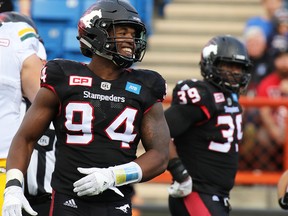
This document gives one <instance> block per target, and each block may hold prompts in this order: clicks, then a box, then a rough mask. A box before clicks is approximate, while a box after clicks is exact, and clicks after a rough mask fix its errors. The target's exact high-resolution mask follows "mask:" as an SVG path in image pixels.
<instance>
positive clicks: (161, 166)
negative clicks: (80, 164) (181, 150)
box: [135, 148, 169, 182]
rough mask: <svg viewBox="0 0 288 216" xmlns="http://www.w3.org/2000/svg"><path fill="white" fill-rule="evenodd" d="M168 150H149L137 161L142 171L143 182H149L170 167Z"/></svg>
mask: <svg viewBox="0 0 288 216" xmlns="http://www.w3.org/2000/svg"><path fill="white" fill-rule="evenodd" d="M168 159H169V157H168V148H167V149H163V150H162V151H157V150H154V149H152V150H149V151H147V152H146V153H145V154H143V155H141V156H140V157H139V158H137V159H136V160H135V162H136V163H137V164H138V165H139V166H140V167H141V169H142V173H143V175H142V180H141V182H145V181H149V180H151V179H152V178H154V177H156V176H158V175H160V174H161V173H163V172H164V171H165V170H166V168H167V165H168Z"/></svg>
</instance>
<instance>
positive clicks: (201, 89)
mask: <svg viewBox="0 0 288 216" xmlns="http://www.w3.org/2000/svg"><path fill="white" fill-rule="evenodd" d="M175 104H182V105H185V106H198V107H200V108H201V109H202V111H203V112H204V113H205V115H206V117H207V119H206V120H205V121H202V122H199V123H197V124H194V125H192V126H190V127H189V128H188V130H187V131H185V132H184V133H182V134H181V135H179V136H178V137H174V141H175V145H176V148H177V152H178V154H179V157H180V158H181V159H182V161H183V164H184V165H185V167H186V168H187V170H188V172H189V174H190V175H191V176H192V179H193V190H194V191H198V192H203V193H208V194H215V195H219V196H228V195H229V191H230V190H231V189H232V187H233V185H234V179H235V175H236V171H237V167H238V144H239V142H240V141H241V139H242V136H243V133H242V128H241V127H242V114H241V113H242V108H241V107H240V104H239V102H238V95H237V94H234V93H228V92H226V93H225V92H222V91H221V90H220V89H219V88H217V87H215V86H214V85H212V84H210V83H209V82H207V81H199V80H186V81H182V82H179V83H178V84H177V85H176V87H175V88H174V90H173V99H172V104H171V105H172V106H173V105H175ZM187 121H189V119H187Z"/></svg>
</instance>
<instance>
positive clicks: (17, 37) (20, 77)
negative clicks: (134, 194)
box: [0, 12, 55, 216]
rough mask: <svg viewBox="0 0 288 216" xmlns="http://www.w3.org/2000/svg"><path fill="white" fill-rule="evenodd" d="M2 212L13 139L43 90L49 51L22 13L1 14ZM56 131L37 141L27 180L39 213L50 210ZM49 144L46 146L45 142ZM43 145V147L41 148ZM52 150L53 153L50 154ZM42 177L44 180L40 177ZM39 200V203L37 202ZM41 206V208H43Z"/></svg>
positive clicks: (26, 191)
mask: <svg viewBox="0 0 288 216" xmlns="http://www.w3.org/2000/svg"><path fill="white" fill-rule="evenodd" d="M0 38H1V39H0V40H1V42H0V44H1V45H0V67H1V70H0V71H1V72H0V89H1V96H0V104H1V114H0V127H1V130H0V143H1V145H0V170H1V171H0V194H1V196H0V209H1V210H2V202H3V191H4V188H5V178H6V172H5V169H6V157H7V156H8V151H9V147H10V144H11V141H12V139H13V136H14V135H15V133H16V132H17V130H18V128H19V126H20V123H21V121H22V118H23V115H24V113H25V111H26V110H25V103H24V102H23V101H24V100H23V98H24V97H25V99H26V101H27V102H29V103H31V102H33V100H34V98H35V96H36V93H37V91H38V90H39V89H40V72H41V68H42V67H43V64H44V62H45V61H46V57H47V56H46V51H45V48H44V46H43V44H42V40H41V38H40V37H39V35H38V34H37V28H36V26H35V23H34V22H33V20H32V19H31V18H30V17H28V16H25V15H23V14H20V13H18V12H3V13H0ZM54 138H55V133H54V131H53V130H51V131H50V130H49V132H48V131H47V133H46V134H45V136H44V137H43V138H41V139H40V140H39V142H37V145H36V150H34V151H33V155H32V159H31V163H30V165H29V169H28V172H27V176H25V177H27V178H26V179H25V195H27V196H29V201H30V202H31V204H32V206H33V207H34V208H36V209H41V211H40V212H39V213H41V215H43V216H45V215H48V213H46V214H44V213H43V212H45V208H46V212H47V209H48V210H49V207H50V201H51V193H52V188H51V186H50V181H51V174H52V171H53V168H54V159H53V158H54V157H53V156H54V153H55V152H54V151H53V143H54V142H53V140H54ZM44 140H45V141H47V142H46V143H45V146H44V145H43V144H44V142H43V141H44ZM40 144H41V145H40ZM48 151H49V152H48ZM39 176H40V177H39ZM33 201H35V202H33ZM39 205H41V207H40V208H38V207H39Z"/></svg>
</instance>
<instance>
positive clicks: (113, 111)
mask: <svg viewBox="0 0 288 216" xmlns="http://www.w3.org/2000/svg"><path fill="white" fill-rule="evenodd" d="M78 30H79V35H78V39H79V41H80V48H81V51H82V53H83V54H84V55H85V56H88V57H91V58H92V60H91V62H90V63H89V64H88V65H86V64H83V63H79V62H74V61H68V60H61V59H58V60H52V61H49V62H48V63H47V64H46V66H45V67H44V69H43V70H42V77H41V81H42V83H41V85H42V88H41V89H40V90H39V92H38V94H37V96H36V99H35V101H34V103H33V104H32V106H31V107H30V108H29V110H28V112H27V114H26V116H25V118H24V120H23V123H22V125H21V127H20V129H19V130H18V132H17V134H16V136H15V137H14V139H13V142H12V145H11V148H10V151H9V155H8V159H7V168H8V172H7V183H6V192H5V198H4V199H5V200H7V202H6V205H4V207H3V216H8V215H14V214H13V213H12V212H14V211H15V212H17V213H16V215H17V216H18V215H21V213H20V210H21V207H22V206H23V203H25V202H26V199H25V197H24V196H23V193H22V191H21V190H18V188H19V186H21V184H22V176H23V173H25V172H26V169H27V165H28V163H29V159H30V155H31V151H32V149H33V147H34V146H33V145H34V143H35V141H36V140H37V139H38V138H39V136H40V134H42V133H43V131H44V130H45V129H46V128H47V127H48V125H49V122H50V121H51V120H52V121H53V124H54V127H55V131H56V135H57V143H56V165H55V171H54V173H53V176H52V188H53V194H52V204H51V208H50V215H53V216H68V215H79V216H80V215H81V216H85V215H89V216H90V215H101V216H106V215H107V216H108V215H113V216H115V215H131V199H130V198H131V195H132V193H133V190H132V186H131V184H132V183H137V182H144V181H147V180H150V179H151V178H153V177H155V176H157V175H159V174H160V173H162V172H163V171H164V170H165V169H166V167H167V164H168V159H169V150H168V149H169V148H168V144H169V140H170V135H169V129H168V125H167V123H166V121H165V116H164V112H163V107H162V104H161V101H162V100H163V98H164V97H165V94H166V84H165V80H164V79H163V78H162V77H161V76H160V75H159V74H158V73H157V72H154V71H150V70H134V69H132V68H129V67H130V66H131V65H132V64H133V63H134V62H140V61H141V60H142V58H143V54H144V52H145V49H146V40H145V33H146V30H145V26H144V24H143V23H142V22H141V21H140V19H139V15H138V13H137V12H136V10H135V9H134V8H133V7H132V6H131V5H130V4H128V3H127V1H123V0H109V1H107V0H103V1H97V2H96V3H95V4H93V5H92V6H91V7H90V8H89V9H88V10H87V11H86V12H85V13H84V15H83V16H82V17H81V19H80V21H79V24H78ZM140 140H141V142H142V144H143V146H144V148H145V150H146V152H145V153H144V154H142V155H141V156H140V157H138V158H137V157H136V150H137V145H138V143H139V141H140ZM26 206H27V205H26ZM25 210H26V211H27V212H28V213H30V214H31V215H35V212H34V211H33V210H32V209H31V208H29V207H27V208H26V209H25Z"/></svg>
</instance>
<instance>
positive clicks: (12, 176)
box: [6, 169, 24, 188]
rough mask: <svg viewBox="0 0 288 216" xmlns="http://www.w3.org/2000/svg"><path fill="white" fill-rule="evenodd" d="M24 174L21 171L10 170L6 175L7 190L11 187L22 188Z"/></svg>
mask: <svg viewBox="0 0 288 216" xmlns="http://www.w3.org/2000/svg"><path fill="white" fill-rule="evenodd" d="M23 178H24V177H23V173H22V172H21V171H20V170H19V169H10V170H8V171H7V173H6V188H7V187H10V186H19V187H22V183H23Z"/></svg>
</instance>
